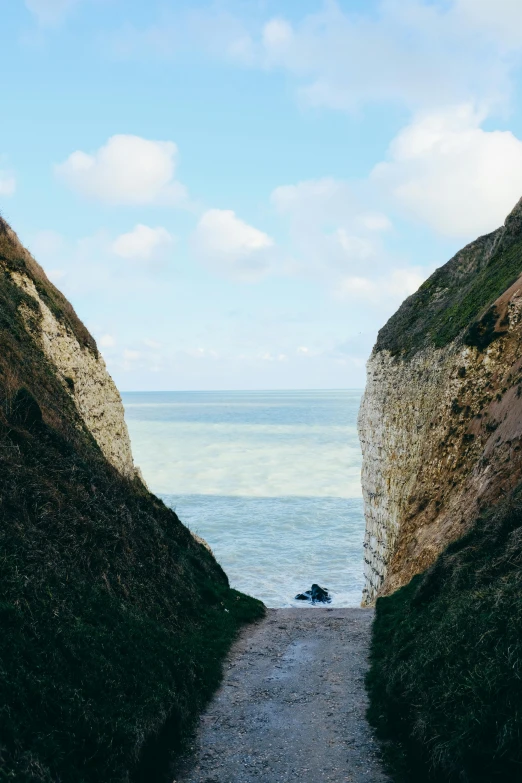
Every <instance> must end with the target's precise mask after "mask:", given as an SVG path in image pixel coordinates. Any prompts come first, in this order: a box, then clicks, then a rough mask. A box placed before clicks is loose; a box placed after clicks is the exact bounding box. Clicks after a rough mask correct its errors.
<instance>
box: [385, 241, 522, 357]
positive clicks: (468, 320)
mask: <svg viewBox="0 0 522 783" xmlns="http://www.w3.org/2000/svg"><path fill="white" fill-rule="evenodd" d="M491 243H492V235H489V236H486V237H481V238H480V239H478V240H477V241H476V242H474V243H472V244H471V245H468V246H467V247H466V248H464V250H462V251H460V253H458V254H457V255H456V256H455V257H454V258H453V259H452V260H451V261H449V262H448V263H447V264H445V265H444V266H442V267H441V268H440V269H437V271H436V272H434V274H433V275H432V276H431V277H430V278H429V279H428V280H426V282H425V283H423V285H421V287H420V288H419V290H418V291H417V293H415V294H413V295H412V296H410V297H409V298H408V299H406V301H405V302H404V303H403V304H402V305H401V307H400V308H399V310H398V311H397V312H396V313H395V315H393V316H392V318H390V320H389V321H388V323H387V324H386V325H385V326H384V327H383V328H382V329H381V331H380V332H379V336H378V340H377V344H376V350H378V351H381V350H388V351H390V352H391V353H392V354H393V355H394V356H401V357H403V358H405V359H409V358H411V357H412V356H413V355H414V354H415V353H416V352H417V351H419V350H421V349H422V348H426V347H428V346H434V347H436V348H443V347H445V346H446V345H448V344H449V343H451V342H452V341H453V340H455V338H457V337H459V336H461V337H462V338H463V340H464V342H465V343H467V344H468V345H475V346H476V347H478V348H479V349H480V350H484V349H485V348H486V347H487V346H488V345H489V344H490V343H491V341H492V340H493V339H495V338H496V337H497V336H499V335H500V334H501V333H502V332H500V331H498V332H497V331H495V329H494V320H495V319H494V312H493V310H491V309H490V308H491V306H492V305H493V303H494V302H495V300H496V299H497V298H498V297H499V296H501V295H502V294H503V293H504V291H506V290H507V289H508V288H509V287H510V286H511V285H512V284H513V283H514V282H515V281H516V280H517V279H518V278H519V277H520V275H521V274H522V241H521V240H520V233H519V234H518V237H514V238H513V237H510V241H509V242H508V241H507V240H506V241H505V242H504V244H503V245H502V246H501V247H500V249H499V250H498V251H497V252H495V253H493V255H492V256H491V257H489V249H490V246H491Z"/></svg>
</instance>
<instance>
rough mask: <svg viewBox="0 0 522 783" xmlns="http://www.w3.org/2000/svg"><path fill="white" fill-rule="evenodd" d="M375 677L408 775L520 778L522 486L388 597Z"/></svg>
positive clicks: (382, 602) (391, 739)
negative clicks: (435, 559)
mask: <svg viewBox="0 0 522 783" xmlns="http://www.w3.org/2000/svg"><path fill="white" fill-rule="evenodd" d="M367 686H368V690H369V695H370V709H369V718H370V721H371V722H372V724H373V725H374V726H375V727H376V729H377V732H378V735H379V736H380V738H381V739H382V740H383V741H384V749H385V755H386V757H387V759H388V762H389V764H390V766H391V768H392V770H393V772H394V775H395V779H396V780H397V781H401V783H405V782H406V781H408V782H411V783H418V781H420V780H422V781H424V780H426V781H428V780H431V781H439V782H440V783H442V782H444V783H448V782H451V781H467V783H492V781H508V780H509V781H511V780H513V781H514V780H520V777H521V768H522V487H521V488H519V490H518V491H517V492H516V493H514V494H513V495H512V496H511V497H509V498H507V499H506V500H505V501H503V502H502V503H501V504H500V505H499V506H497V507H495V509H494V510H491V511H489V512H487V513H484V514H483V515H482V516H481V517H480V518H479V519H478V521H477V522H476V524H475V526H474V528H473V530H472V531H471V532H470V533H469V534H468V535H467V536H466V537H465V538H463V539H461V540H460V541H458V542H456V543H454V544H452V545H451V546H449V547H448V549H447V550H446V551H445V552H444V553H443V554H442V555H441V556H440V557H439V559H438V560H437V562H436V563H435V565H434V566H433V567H432V568H431V569H429V571H427V572H426V573H425V574H424V575H420V576H417V577H415V578H414V579H413V580H412V581H411V582H410V584H409V585H407V586H406V587H404V588H402V589H401V590H399V591H398V592H396V593H395V594H393V595H392V596H390V597H387V598H381V599H379V600H378V601H377V609H376V619H375V623H374V630H373V641H372V650H371V669H370V672H369V674H368V677H367Z"/></svg>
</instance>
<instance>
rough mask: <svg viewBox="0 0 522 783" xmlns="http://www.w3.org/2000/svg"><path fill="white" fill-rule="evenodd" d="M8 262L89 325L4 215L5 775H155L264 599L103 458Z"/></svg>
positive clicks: (1, 594) (0, 388) (61, 310)
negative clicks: (245, 591) (34, 329)
mask: <svg viewBox="0 0 522 783" xmlns="http://www.w3.org/2000/svg"><path fill="white" fill-rule="evenodd" d="M33 265H34V266H33ZM13 268H17V269H21V271H24V272H25V273H27V274H28V275H29V276H30V277H31V278H32V279H33V280H35V279H36V281H37V282H38V285H39V287H40V288H41V289H42V290H45V291H46V296H47V297H49V301H51V299H52V301H53V303H54V304H53V307H54V311H55V312H56V313H57V315H58V317H60V318H61V319H63V320H64V321H65V322H66V323H67V324H68V326H69V328H71V329H74V331H75V333H76V334H77V335H80V336H82V335H83V336H84V339H83V343H84V344H86V345H90V340H91V339H92V338H90V337H89V336H87V337H85V335H88V333H87V332H86V331H85V329H84V327H83V325H81V323H80V322H79V321H78V319H77V317H76V315H75V314H74V311H73V310H72V308H70V305H68V303H67V302H66V301H65V300H64V299H63V297H61V295H60V294H59V293H58V292H57V291H56V289H54V288H53V287H52V286H51V284H50V283H49V282H48V281H46V278H45V275H44V274H43V272H42V271H41V270H39V268H37V267H36V265H35V264H34V261H32V260H31V259H30V257H27V255H25V256H24V251H23V249H22V248H20V246H19V244H18V243H17V241H16V239H15V238H13V237H12V236H10V234H9V233H8V231H7V228H6V227H5V224H3V223H2V221H1V220H0V344H1V345H2V351H1V352H0V486H1V493H0V511H1V516H2V525H1V526H0V565H1V570H0V628H1V633H0V782H1V783H7V782H8V781H16V783H57V781H60V783H100V782H101V781H103V782H104V783H105V782H106V783H109V781H110V783H120V781H121V783H123V782H124V781H125V782H128V781H129V780H130V781H134V783H154V781H161V780H163V776H164V774H165V772H166V770H167V768H168V764H169V759H170V757H171V754H172V751H173V750H176V748H179V747H180V743H182V741H183V739H184V737H186V736H187V734H188V732H190V730H191V727H192V725H193V723H194V720H195V718H196V716H197V715H198V713H199V711H200V710H201V708H202V707H203V706H204V704H205V702H206V700H207V699H208V698H209V696H210V695H211V694H212V692H213V690H214V689H215V687H216V686H217V684H218V683H219V680H220V676H221V662H222V660H223V656H224V655H225V653H226V652H227V650H228V648H229V646H230V643H231V642H232V640H233V639H234V637H235V636H236V634H237V631H238V629H239V628H240V627H241V625H242V624H243V623H245V622H249V621H252V620H254V619H256V618H259V617H261V616H262V615H263V613H264V607H263V605H262V604H261V603H260V602H259V601H256V600H254V599H252V598H249V597H248V596H245V595H242V594H240V593H238V592H236V591H234V590H231V589H230V587H229V585H228V580H227V577H226V575H225V574H224V572H223V571H222V569H221V568H220V567H219V565H218V564H217V563H216V561H215V560H214V558H213V557H212V555H211V554H210V552H209V551H207V549H206V548H205V547H204V546H202V545H201V544H199V543H197V542H196V541H195V540H194V538H193V537H192V536H191V534H190V532H189V531H188V530H187V529H186V528H185V527H184V526H183V525H182V524H181V522H180V521H179V520H178V518H177V517H176V515H175V514H174V513H173V512H172V511H171V510H169V509H167V508H166V506H165V505H164V504H163V503H162V502H161V501H159V500H158V499H157V498H155V497H154V496H153V495H151V494H150V493H149V492H148V491H147V490H146V489H145V487H144V486H143V485H142V484H141V482H140V481H138V480H136V481H128V480H125V479H123V478H122V477H121V476H120V475H119V474H118V473H117V471H115V470H114V469H113V468H112V467H111V466H110V465H109V464H108V463H107V461H106V460H105V459H104V458H103V455H102V454H101V452H100V450H99V448H98V446H97V444H96V443H95V442H94V440H93V438H92V437H91V436H90V434H89V433H88V432H87V430H86V429H85V427H84V426H83V423H82V421H81V419H80V418H79V416H78V414H77V412H76V408H75V406H74V404H73V402H72V400H71V398H70V396H69V394H68V393H67V389H68V388H70V382H69V381H70V379H69V381H68V380H67V379H60V378H58V377H57V375H56V372H55V371H54V369H53V368H52V367H51V365H49V363H48V362H47V360H46V358H45V356H44V354H43V352H42V351H41V350H40V349H39V347H38V343H37V342H36V341H35V340H33V339H32V338H31V336H30V335H29V334H28V332H27V331H26V329H25V327H24V323H23V320H22V317H21V315H20V312H19V310H18V308H19V306H20V305H23V306H24V307H25V309H26V311H27V308H29V311H30V312H34V319H35V324H36V323H37V321H38V312H37V309H35V305H34V302H33V300H32V299H31V297H28V296H26V295H25V294H24V293H23V292H22V291H20V289H19V288H18V287H17V286H16V285H14V284H13V282H12V280H11V278H10V276H9V274H8V272H7V271H6V270H7V269H13ZM35 284H36V283H35ZM91 348H92V346H91ZM170 779H172V777H170Z"/></svg>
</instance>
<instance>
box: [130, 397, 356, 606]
mask: <svg viewBox="0 0 522 783" xmlns="http://www.w3.org/2000/svg"><path fill="white" fill-rule="evenodd" d="M360 397H361V392H360V391H358V390H357V391H335V392H324V391H319V392H315V391H314V392H169V393H167V392H157V393H156V392H132V393H125V394H123V400H124V404H125V409H126V418H127V423H128V425H129V431H130V434H131V439H132V445H133V451H134V456H135V460H136V463H137V464H138V465H140V467H141V469H142V471H143V474H144V476H145V479H146V481H147V483H148V484H149V487H150V489H151V490H152V491H153V492H156V493H158V494H160V495H161V496H162V497H163V499H164V500H165V502H166V503H167V504H168V505H170V506H172V508H174V509H175V510H176V512H177V514H178V516H179V517H180V519H181V520H182V521H183V522H184V523H185V524H187V525H188V526H189V527H190V528H191V529H192V530H194V531H195V532H197V533H199V535H201V536H203V538H205V539H206V540H207V541H208V542H209V544H210V546H211V547H212V549H213V551H214V553H215V555H216V557H217V559H218V560H219V562H220V563H221V564H222V566H223V568H224V569H225V571H226V572H227V574H228V576H229V578H230V582H231V584H232V586H233V587H236V588H237V589H239V590H242V591H244V592H246V593H249V594H251V595H255V596H256V597H258V598H260V599H261V600H263V601H264V602H265V603H266V604H267V606H271V607H282V606H291V605H300V606H303V604H302V603H301V602H295V601H294V600H293V598H294V596H295V595H296V594H297V593H298V592H302V591H303V590H306V589H309V588H310V586H311V584H312V582H317V583H318V584H321V585H323V586H325V587H327V588H329V589H330V590H331V593H332V598H333V602H332V604H331V605H332V606H357V605H358V604H359V602H360V597H361V589H362V541H363V535H364V518H363V511H362V499H361V488H360V464H361V454H360V448H359V442H358V439H357V432H356V418H357V412H358V408H359V403H360Z"/></svg>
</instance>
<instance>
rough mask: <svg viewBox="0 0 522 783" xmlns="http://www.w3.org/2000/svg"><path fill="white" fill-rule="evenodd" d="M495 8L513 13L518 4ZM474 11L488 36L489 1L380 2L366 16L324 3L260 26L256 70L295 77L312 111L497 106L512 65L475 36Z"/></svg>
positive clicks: (506, 2)
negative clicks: (292, 18) (466, 103)
mask: <svg viewBox="0 0 522 783" xmlns="http://www.w3.org/2000/svg"><path fill="white" fill-rule="evenodd" d="M500 2H501V3H502V4H503V5H505V6H506V7H507V6H509V7H510V8H512V7H513V6H514V4H515V2H517V3H518V0H500ZM476 5H478V6H479V12H478V13H479V17H480V14H482V15H483V17H484V25H483V28H482V29H485V25H486V24H487V21H488V19H489V17H490V16H491V17H493V8H494V4H493V2H492V1H491V2H486V0H459V1H458V3H457V7H455V5H449V6H448V4H447V3H428V2H423V0H382V2H380V3H379V5H378V6H377V8H376V9H375V11H374V12H373V13H367V14H365V13H361V12H349V11H346V12H344V11H343V10H342V9H341V7H340V5H339V4H338V3H336V2H328V3H326V4H325V6H324V8H323V9H322V10H321V11H320V12H318V13H314V14H310V15H308V16H304V17H303V18H302V19H301V20H300V21H298V22H297V23H295V24H293V25H292V24H290V23H289V22H288V21H286V20H284V19H281V18H279V17H277V18H275V19H272V20H270V21H269V22H268V23H267V24H265V26H264V27H263V29H262V31H261V35H260V42H259V49H258V55H257V63H258V65H259V66H260V67H268V68H279V69H281V70H283V71H285V72H287V73H289V74H291V75H292V76H294V77H295V78H296V80H297V85H298V89H299V92H300V95H301V97H302V98H303V99H304V100H305V101H306V102H307V103H309V104H311V105H313V106H327V107H329V108H333V109H344V110H353V109H354V108H357V107H358V106H359V105H361V104H366V103H376V102H377V103H382V102H390V101H391V102H397V103H400V104H405V105H407V106H411V107H414V108H417V107H422V106H424V107H426V106H433V105H441V104H445V103H450V102H451V103H453V102H459V101H463V100H468V99H469V98H470V97H471V98H473V99H475V100H482V101H484V102H488V103H491V104H498V102H499V101H503V100H504V99H505V98H506V96H507V95H508V92H509V87H508V83H509V75H510V72H511V68H512V64H511V62H510V61H508V60H506V59H504V58H503V56H502V55H501V53H500V52H499V51H498V49H497V48H495V47H491V46H488V41H487V37H486V36H485V35H477V27H476V26H475V27H473V26H472V24H471V22H470V19H469V14H468V11H469V9H470V8H471V7H472V8H473V14H475V6H476ZM518 15H520V14H518ZM511 16H512V17H513V13H512V14H511ZM512 21H513V22H514V21H515V20H514V19H513V20H512ZM502 25H503V27H507V26H508V25H509V22H505V21H504V22H503V23H502ZM518 28H519V29H520V24H519V25H518ZM518 35H519V36H521V37H522V34H520V33H518Z"/></svg>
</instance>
